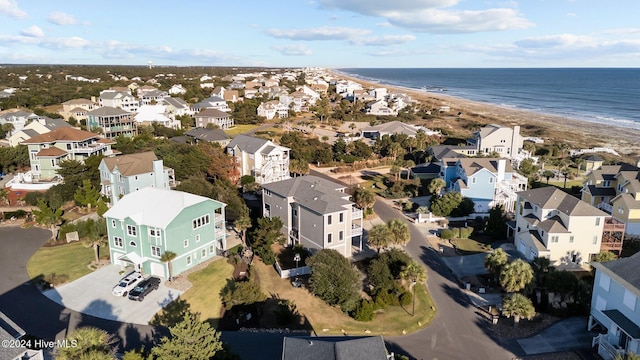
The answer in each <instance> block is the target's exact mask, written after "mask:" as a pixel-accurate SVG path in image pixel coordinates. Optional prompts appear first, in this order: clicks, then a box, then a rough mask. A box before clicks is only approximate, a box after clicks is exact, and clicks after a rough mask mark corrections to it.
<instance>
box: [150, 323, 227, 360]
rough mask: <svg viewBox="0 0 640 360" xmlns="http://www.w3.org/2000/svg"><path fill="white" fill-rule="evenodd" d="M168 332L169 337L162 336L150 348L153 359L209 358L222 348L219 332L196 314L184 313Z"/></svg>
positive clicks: (187, 359) (185, 359)
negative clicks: (155, 344)
mask: <svg viewBox="0 0 640 360" xmlns="http://www.w3.org/2000/svg"><path fill="white" fill-rule="evenodd" d="M169 332H170V333H171V337H170V338H168V337H166V336H165V337H163V338H162V339H161V340H160V344H159V345H157V346H156V347H154V348H153V349H152V350H151V355H152V356H153V358H154V359H173V360H189V359H210V358H211V357H213V356H214V355H215V354H216V353H217V352H218V351H220V350H222V342H221V341H220V333H219V332H217V331H216V330H215V329H213V328H212V327H211V325H209V323H208V322H202V321H200V317H199V316H198V315H197V314H192V313H186V314H185V315H184V318H183V319H182V321H181V322H179V323H177V324H175V325H174V326H172V327H170V328H169Z"/></svg>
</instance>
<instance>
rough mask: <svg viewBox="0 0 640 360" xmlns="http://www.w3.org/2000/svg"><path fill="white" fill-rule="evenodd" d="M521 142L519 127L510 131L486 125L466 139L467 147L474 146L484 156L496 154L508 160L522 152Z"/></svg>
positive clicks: (497, 126) (503, 127)
mask: <svg viewBox="0 0 640 360" xmlns="http://www.w3.org/2000/svg"><path fill="white" fill-rule="evenodd" d="M523 142H524V139H523V137H522V135H520V126H514V127H513V129H512V128H510V127H506V126H502V125H497V124H490V125H487V126H485V127H483V128H482V129H480V130H479V131H476V132H475V133H473V135H472V137H471V138H470V139H467V143H468V144H469V145H473V146H475V147H476V148H477V149H478V151H481V152H482V153H484V154H491V153H497V154H498V155H499V156H501V157H508V158H511V157H513V155H517V154H520V153H521V152H522V151H523V148H522V146H523Z"/></svg>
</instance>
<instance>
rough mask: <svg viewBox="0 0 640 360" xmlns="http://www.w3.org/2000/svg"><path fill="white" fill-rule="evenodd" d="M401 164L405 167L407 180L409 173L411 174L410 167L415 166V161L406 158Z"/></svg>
mask: <svg viewBox="0 0 640 360" xmlns="http://www.w3.org/2000/svg"><path fill="white" fill-rule="evenodd" d="M410 139H411V138H410ZM403 166H404V167H405V169H407V180H409V175H411V168H412V167H414V166H416V163H415V162H414V161H413V160H406V161H405V162H404V164H403Z"/></svg>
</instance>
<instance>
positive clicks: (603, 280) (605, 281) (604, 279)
mask: <svg viewBox="0 0 640 360" xmlns="http://www.w3.org/2000/svg"><path fill="white" fill-rule="evenodd" d="M598 285H600V287H601V288H603V289H604V290H606V291H609V286H611V278H610V277H609V276H607V275H605V274H603V273H600V281H599V282H598Z"/></svg>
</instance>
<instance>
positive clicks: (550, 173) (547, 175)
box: [542, 170, 554, 185]
mask: <svg viewBox="0 0 640 360" xmlns="http://www.w3.org/2000/svg"><path fill="white" fill-rule="evenodd" d="M553 175H554V174H553V171H551V170H545V171H543V172H542V176H544V177H545V178H547V185H548V184H549V179H550V178H552V177H553Z"/></svg>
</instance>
